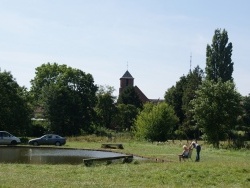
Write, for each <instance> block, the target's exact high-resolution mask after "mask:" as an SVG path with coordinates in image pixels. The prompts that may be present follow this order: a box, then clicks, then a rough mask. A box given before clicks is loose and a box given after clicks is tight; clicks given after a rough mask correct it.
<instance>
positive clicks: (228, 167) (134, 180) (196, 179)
mask: <svg viewBox="0 0 250 188" xmlns="http://www.w3.org/2000/svg"><path fill="white" fill-rule="evenodd" d="M104 142H106V140H95V141H92V140H87V141H86V140H82V139H79V140H76V139H68V142H67V144H66V146H65V147H73V148H86V149H100V146H101V143H104ZM119 143H123V145H124V150H118V151H121V152H124V153H130V154H135V155H139V156H145V157H149V158H151V159H152V161H147V162H145V161H144V162H143V161H140V160H134V161H133V162H132V163H129V164H127V163H125V164H122V163H115V164H110V165H106V164H105V163H101V164H98V165H93V166H91V167H86V166H84V165H83V164H81V165H33V164H32V165H31V164H0V169H1V170H0V187H119V188H122V187H156V188H157V187H246V188H247V187H250V162H249V157H250V151H249V150H237V151H236V150H223V149H220V150H217V149H213V148H210V147H209V146H208V145H204V144H203V145H202V151H201V161H200V162H192V161H187V162H179V161H178V156H177V154H179V153H180V152H181V151H182V147H181V146H182V144H184V143H185V142H183V143H180V142H179V141H178V142H175V143H172V142H169V143H161V144H156V143H148V142H135V141H129V140H125V141H123V142H121V141H119ZM116 151H117V150H116ZM192 158H193V159H194V158H195V151H194V152H193V156H192ZM156 159H158V160H156ZM157 161H158V162H157ZM159 161H160V162H159ZM162 161H164V162H162Z"/></svg>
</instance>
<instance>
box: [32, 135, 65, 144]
mask: <svg viewBox="0 0 250 188" xmlns="http://www.w3.org/2000/svg"><path fill="white" fill-rule="evenodd" d="M65 143H66V138H64V137H61V136H59V135H56V134H46V135H43V136H42V137H40V138H34V139H31V140H29V144H30V145H34V146H39V145H56V146H61V145H64V144H65Z"/></svg>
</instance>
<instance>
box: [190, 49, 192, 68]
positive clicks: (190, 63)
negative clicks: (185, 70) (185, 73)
mask: <svg viewBox="0 0 250 188" xmlns="http://www.w3.org/2000/svg"><path fill="white" fill-rule="evenodd" d="M191 69H192V53H191V54H190V72H191Z"/></svg>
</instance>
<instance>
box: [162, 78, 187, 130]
mask: <svg viewBox="0 0 250 188" xmlns="http://www.w3.org/2000/svg"><path fill="white" fill-rule="evenodd" d="M186 86H187V78H186V76H184V75H183V76H182V77H180V80H179V81H177V82H176V85H175V86H172V87H171V88H170V89H168V90H167V91H166V93H165V96H164V98H165V102H166V103H168V104H170V105H171V106H173V107H174V111H175V113H176V115H177V117H178V118H179V125H181V124H182V122H183V121H184V119H185V113H184V111H183V109H182V105H183V101H182V98H183V94H184V91H185V89H186ZM178 128H179V126H177V127H176V128H175V129H178Z"/></svg>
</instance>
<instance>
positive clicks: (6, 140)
mask: <svg viewBox="0 0 250 188" xmlns="http://www.w3.org/2000/svg"><path fill="white" fill-rule="evenodd" d="M20 143H21V140H20V139H19V138H17V137H15V136H13V135H12V134H10V133H8V132H7V131H0V145H17V144H20Z"/></svg>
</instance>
